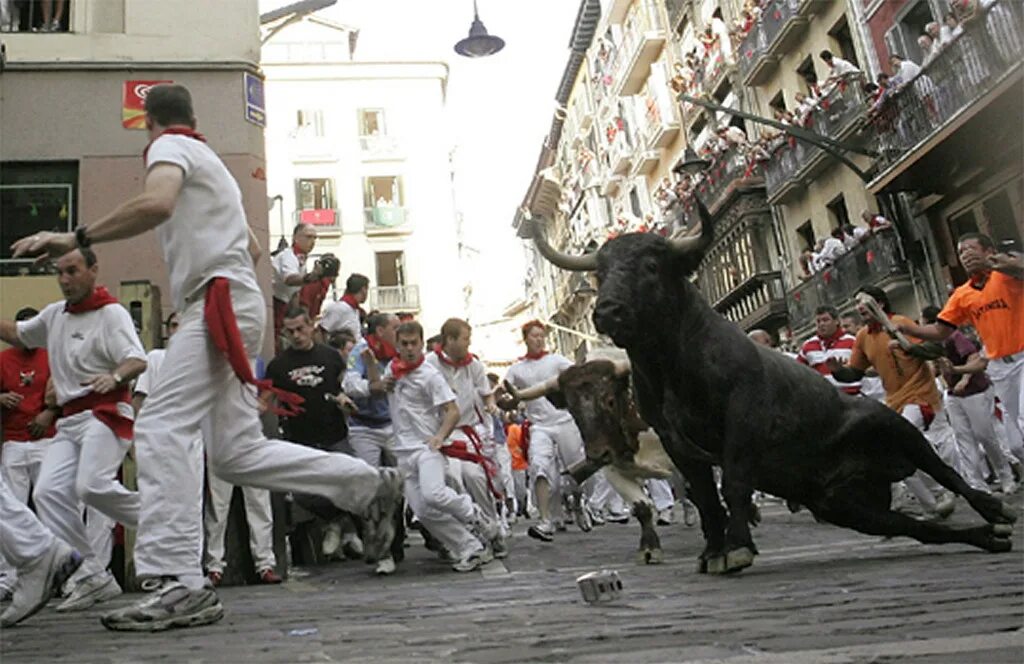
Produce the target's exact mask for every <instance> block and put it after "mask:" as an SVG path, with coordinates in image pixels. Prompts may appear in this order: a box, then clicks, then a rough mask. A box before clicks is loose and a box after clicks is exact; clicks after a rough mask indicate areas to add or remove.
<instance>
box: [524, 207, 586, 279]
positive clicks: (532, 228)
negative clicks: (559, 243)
mask: <svg viewBox="0 0 1024 664" xmlns="http://www.w3.org/2000/svg"><path fill="white" fill-rule="evenodd" d="M520 228H522V229H523V230H525V231H526V233H527V235H528V236H529V237H531V238H533V243H534V244H535V245H536V246H537V250H538V251H539V252H540V255H541V256H543V257H544V258H546V259H547V260H548V262H550V263H551V264H552V265H554V266H556V267H560V268H562V269H563V270H569V271H571V272H591V271H593V270H596V269H597V256H596V255H595V254H583V255H582V256H573V255H570V254H565V253H562V252H561V251H558V250H556V249H554V248H553V247H552V246H551V245H550V244H548V240H547V238H546V237H545V236H544V231H543V230H542V229H541V224H539V223H537V222H536V221H534V220H533V219H531V218H530V217H529V216H527V218H526V219H524V220H523V221H522V223H521V224H520Z"/></svg>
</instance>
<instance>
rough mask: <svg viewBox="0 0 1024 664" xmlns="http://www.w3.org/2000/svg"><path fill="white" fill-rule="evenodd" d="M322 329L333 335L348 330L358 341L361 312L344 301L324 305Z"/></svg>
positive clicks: (360, 329)
mask: <svg viewBox="0 0 1024 664" xmlns="http://www.w3.org/2000/svg"><path fill="white" fill-rule="evenodd" d="M282 253H284V252H282ZM320 327H322V328H324V329H325V330H327V331H328V332H329V333H331V334H334V333H335V332H340V331H341V330H348V331H349V332H351V333H352V336H353V337H354V338H355V339H356V341H358V340H359V339H361V338H362V336H363V334H362V332H363V331H362V324H361V323H360V322H359V310H358V309H353V308H352V305H350V304H349V303H348V302H345V301H343V300H338V301H337V302H328V303H327V304H325V305H324V308H323V312H322V313H321V314H320Z"/></svg>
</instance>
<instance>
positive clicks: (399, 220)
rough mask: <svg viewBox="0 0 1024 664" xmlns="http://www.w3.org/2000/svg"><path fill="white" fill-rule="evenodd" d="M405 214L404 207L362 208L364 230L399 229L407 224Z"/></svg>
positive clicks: (406, 215)
mask: <svg viewBox="0 0 1024 664" xmlns="http://www.w3.org/2000/svg"><path fill="white" fill-rule="evenodd" d="M407 212H408V211H407V210H406V209H405V208H404V207H368V208H363V213H364V215H365V221H366V230H369V231H373V230H390V229H400V228H401V227H402V226H405V224H406V222H408V214H407Z"/></svg>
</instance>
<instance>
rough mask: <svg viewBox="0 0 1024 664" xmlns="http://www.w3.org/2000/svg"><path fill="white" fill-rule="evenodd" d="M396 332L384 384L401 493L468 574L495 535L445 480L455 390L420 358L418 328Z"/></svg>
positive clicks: (484, 557) (487, 557) (485, 557)
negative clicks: (402, 481) (445, 447)
mask: <svg viewBox="0 0 1024 664" xmlns="http://www.w3.org/2000/svg"><path fill="white" fill-rule="evenodd" d="M395 336H396V337H397V340H398V357H397V358H395V359H394V360H392V361H391V364H389V365H388V369H387V372H386V373H385V375H384V382H385V384H386V385H387V386H388V387H389V392H388V403H389V405H390V407H391V418H392V421H393V423H394V430H395V443H394V445H395V447H394V451H395V456H396V457H397V458H398V468H399V469H400V470H401V471H402V476H403V477H404V478H405V497H406V499H407V500H408V501H409V506H410V507H411V508H412V511H413V513H414V514H415V515H416V516H417V517H418V518H419V520H420V522H421V523H422V524H423V525H424V526H425V527H426V528H427V530H429V531H430V533H431V534H432V535H433V536H434V537H436V538H437V539H438V540H439V541H440V542H441V544H443V545H444V547H445V548H446V549H447V550H448V551H449V552H450V553H451V554H452V556H453V557H454V558H455V562H454V564H453V565H452V569H454V570H455V571H457V572H469V571H472V570H474V569H476V568H478V567H480V566H481V565H483V564H485V563H488V562H490V561H491V559H492V554H491V551H490V548H489V547H488V546H486V543H487V542H490V541H491V540H493V539H494V537H495V536H496V535H497V524H496V523H494V522H493V521H492V520H490V519H488V518H487V516H486V515H485V514H484V513H483V512H482V511H481V510H480V507H479V506H478V505H476V504H474V503H473V500H472V499H471V498H470V497H469V496H467V495H464V494H458V493H456V492H455V491H454V490H453V489H452V488H451V487H449V486H448V485H447V484H446V482H445V477H446V474H447V473H446V470H447V468H446V467H447V461H446V457H445V456H444V455H442V454H441V451H440V450H441V447H442V446H443V445H444V443H445V442H446V441H447V440H449V437H450V436H451V434H452V432H453V431H454V430H455V427H456V425H457V424H458V422H459V409H458V406H456V402H455V394H454V393H453V392H452V390H451V388H450V387H448V384H447V383H446V382H445V380H444V377H443V376H442V375H441V374H440V373H438V371H437V369H435V368H434V367H433V366H431V365H430V364H427V363H426V362H424V356H423V328H422V327H421V326H420V324H419V323H417V322H415V321H409V322H406V323H402V324H401V325H400V326H399V327H398V331H397V332H396V334H395Z"/></svg>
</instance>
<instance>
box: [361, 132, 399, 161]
mask: <svg viewBox="0 0 1024 664" xmlns="http://www.w3.org/2000/svg"><path fill="white" fill-rule="evenodd" d="M359 149H360V150H361V151H362V159H363V161H386V160H390V159H401V158H402V154H401V151H400V149H399V143H398V140H397V139H395V137H394V136H360V137H359Z"/></svg>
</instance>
